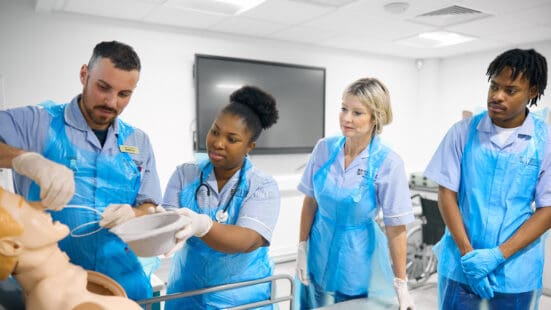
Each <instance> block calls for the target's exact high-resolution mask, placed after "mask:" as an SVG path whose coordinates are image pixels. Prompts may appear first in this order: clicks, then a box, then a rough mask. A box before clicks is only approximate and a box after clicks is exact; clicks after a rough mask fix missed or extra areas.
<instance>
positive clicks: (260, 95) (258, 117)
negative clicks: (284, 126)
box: [222, 86, 279, 142]
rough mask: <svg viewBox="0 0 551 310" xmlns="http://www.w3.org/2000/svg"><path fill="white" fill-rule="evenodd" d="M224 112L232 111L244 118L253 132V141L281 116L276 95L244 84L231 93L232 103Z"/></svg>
mask: <svg viewBox="0 0 551 310" xmlns="http://www.w3.org/2000/svg"><path fill="white" fill-rule="evenodd" d="M222 113H232V114H234V115H237V116H239V117H241V118H242V119H243V121H244V122H245V124H246V126H247V128H248V129H249V130H250V131H251V132H252V135H251V142H254V141H256V140H257V139H258V137H260V133H261V132H262V130H263V129H268V128H270V127H271V126H272V125H273V124H275V123H276V122H277V120H278V118H279V113H278V111H277V108H276V101H275V99H274V97H273V96H272V95H270V94H268V93H267V92H265V91H263V90H262V89H260V88H258V87H256V86H243V87H241V88H240V89H238V90H236V91H234V92H233V93H232V94H231V95H230V103H229V104H228V105H227V106H225V107H224V109H223V110H222Z"/></svg>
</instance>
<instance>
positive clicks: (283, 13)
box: [241, 0, 334, 25]
mask: <svg viewBox="0 0 551 310" xmlns="http://www.w3.org/2000/svg"><path fill="white" fill-rule="evenodd" d="M333 10H334V9H333V8H328V7H321V6H319V5H312V4H306V3H300V2H295V1H288V0H277V1H266V2H264V3H262V4H261V5H259V6H257V7H255V8H253V9H251V10H249V11H246V12H244V13H243V14H241V15H242V16H246V17H251V18H255V19H261V20H266V21H271V22H276V23H280V24H287V25H295V24H298V23H302V22H305V21H308V20H311V19H312V18H315V17H317V16H320V15H323V14H326V13H329V12H331V11H333Z"/></svg>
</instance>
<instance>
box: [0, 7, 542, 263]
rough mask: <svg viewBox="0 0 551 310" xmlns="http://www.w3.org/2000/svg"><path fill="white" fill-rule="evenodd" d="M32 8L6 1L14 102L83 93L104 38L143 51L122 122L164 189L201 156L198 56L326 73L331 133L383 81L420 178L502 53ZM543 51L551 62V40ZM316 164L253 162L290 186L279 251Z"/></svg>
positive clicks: (290, 244) (1, 36) (4, 43)
mask: <svg viewBox="0 0 551 310" xmlns="http://www.w3.org/2000/svg"><path fill="white" fill-rule="evenodd" d="M33 2H34V1H32V0H20V1H9V0H0V44H1V48H0V76H2V77H3V81H4V85H5V103H6V104H7V106H8V107H15V106H23V105H28V104H36V103H39V102H41V101H43V100H45V99H53V100H55V101H58V102H67V101H69V100H70V99H71V98H72V97H73V96H75V95H77V94H78V93H79V92H80V91H81V89H82V88H81V87H82V86H81V85H80V83H79V79H78V73H79V69H80V66H81V65H82V64H84V63H86V62H87V61H88V59H89V57H90V55H91V52H92V48H93V47H94V45H95V44H96V43H97V42H99V41H104V40H113V39H115V40H120V41H123V42H126V43H128V44H130V45H132V46H134V47H135V49H136V51H137V52H138V54H139V55H140V58H141V60H142V66H143V70H142V74H141V78H140V82H139V86H138V88H137V90H136V92H135V94H134V96H133V98H132V101H131V103H130V105H129V106H128V107H127V109H126V110H125V111H124V113H123V119H125V120H126V121H128V122H130V123H131V124H133V125H135V126H137V127H139V128H141V129H143V130H144V131H145V132H147V133H148V134H149V136H150V138H151V140H152V143H153V146H154V148H155V152H156V157H157V166H158V170H159V175H160V178H161V184H162V186H164V185H165V184H166V182H167V181H168V178H169V177H170V174H171V173H172V171H173V169H174V168H175V166H176V165H178V164H179V163H182V162H185V161H189V160H192V159H193V150H192V128H193V125H194V123H193V121H194V116H195V108H194V107H195V97H194V88H193V77H192V66H193V61H194V54H195V53H201V54H212V55H221V56H230V57H239V58H250V59H257V60H266V61H275V62H284V63H294V64H302V65H309V66H318V67H325V68H326V73H327V80H326V120H325V124H326V126H325V129H326V134H327V135H332V134H335V133H338V132H339V126H338V120H337V116H338V111H339V108H340V97H341V92H342V90H343V89H344V88H345V86H346V85H347V84H349V83H350V82H352V81H353V80H355V79H357V78H359V77H363V76H374V77H378V78H380V79H381V80H382V81H383V82H384V83H385V84H386V85H387V86H388V88H389V89H390V91H391V98H392V103H393V110H394V116H395V118H394V122H393V123H392V124H390V125H389V126H387V127H385V129H384V132H383V135H382V136H383V139H384V140H385V141H386V142H387V143H388V144H390V145H391V146H392V147H393V148H394V150H396V151H397V152H398V153H399V154H400V155H401V156H402V157H403V159H404V161H405V164H406V169H407V170H408V172H413V171H422V170H423V169H424V167H425V165H426V164H427V162H428V160H429V159H430V157H431V155H432V153H433V152H434V150H435V149H436V147H437V145H438V143H439V142H440V140H441V138H442V136H443V135H444V133H445V132H446V130H447V129H448V128H449V126H451V124H452V123H453V122H455V121H457V120H458V119H459V118H460V112H461V110H463V109H469V108H471V109H472V108H473V107H475V106H479V105H482V106H483V105H484V102H485V101H484V100H485V97H486V95H485V93H486V87H487V83H486V78H485V76H484V73H485V70H486V67H487V65H488V63H489V61H490V60H491V59H493V57H495V55H497V53H498V52H500V51H491V52H488V53H481V54H474V55H466V56H461V57H453V58H448V59H442V60H440V59H424V60H422V63H423V64H422V66H420V67H418V66H417V64H416V63H417V62H416V61H415V60H414V59H405V58H397V57H387V56H381V55H373V54H369V53H359V52H350V51H342V50H337V49H328V48H322V47H314V46H308V45H299V44H293V43H285V42H279V41H268V40H260V39H254V38H245V37H238V36H230V35H220V34H213V33H207V32H198V31H184V30H181V29H176V28H170V27H165V26H156V25H146V24H138V23H133V22H128V21H116V20H111V19H104V18H97V17H89V16H82V15H70V14H60V13H36V12H34V10H33ZM526 47H527V46H526ZM530 47H531V46H530ZM534 47H536V48H537V49H538V50H540V51H541V52H543V53H544V55H546V56H547V58H548V59H550V60H551V41H550V42H546V43H541V44H535V45H534ZM548 91H551V90H548ZM276 99H277V98H276ZM275 126H277V124H276V125H275ZM307 158H308V154H301V155H287V156H282V155H280V156H265V155H263V156H260V155H257V156H253V157H252V159H253V161H254V162H255V163H256V164H257V166H259V167H260V168H262V169H264V170H267V171H268V172H269V173H272V174H274V175H275V176H276V178H277V179H278V180H279V181H281V182H280V186H281V187H282V189H283V190H284V199H283V203H282V211H281V215H280V220H279V223H278V227H277V228H276V232H275V235H276V237H274V241H273V249H272V250H273V251H276V252H278V253H284V252H286V251H292V250H294V247H295V245H296V238H297V231H298V227H297V225H298V216H299V215H298V214H299V209H300V200H301V199H300V195H297V193H296V192H295V193H293V191H292V189H293V188H294V187H295V186H296V182H297V181H298V175H299V174H300V172H301V170H300V166H301V165H302V164H304V163H305V162H306V160H307Z"/></svg>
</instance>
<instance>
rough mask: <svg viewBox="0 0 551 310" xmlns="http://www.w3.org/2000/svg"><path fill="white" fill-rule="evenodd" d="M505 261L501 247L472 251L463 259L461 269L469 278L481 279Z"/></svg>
mask: <svg viewBox="0 0 551 310" xmlns="http://www.w3.org/2000/svg"><path fill="white" fill-rule="evenodd" d="M504 261H505V258H504V257H503V254H502V253H501V250H500V249H499V247H495V248H492V249H480V250H474V251H471V252H469V253H467V254H465V255H463V256H462V257H461V267H462V268H463V272H464V273H465V275H466V276H467V277H468V278H472V279H480V278H482V277H486V276H487V275H488V274H489V273H490V272H492V271H494V270H495V269H496V268H497V266H499V265H500V264H501V263H503V262H504Z"/></svg>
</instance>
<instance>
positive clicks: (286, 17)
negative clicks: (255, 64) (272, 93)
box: [35, 0, 551, 58]
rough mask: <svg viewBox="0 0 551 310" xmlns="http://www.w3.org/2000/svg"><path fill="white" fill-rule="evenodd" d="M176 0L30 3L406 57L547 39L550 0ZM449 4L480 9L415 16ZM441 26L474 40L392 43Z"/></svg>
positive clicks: (44, 0) (41, 7) (42, 0)
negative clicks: (247, 5)
mask: <svg viewBox="0 0 551 310" xmlns="http://www.w3.org/2000/svg"><path fill="white" fill-rule="evenodd" d="M177 1H178V0H36V6H35V9H36V10H37V11H39V12H42V11H54V12H64V13H71V14H72V13H76V14H87V15H95V16H102V17H108V18H117V19H125V20H132V21H138V22H143V23H150V24H161V25H168V26H175V27H181V28H187V29H194V30H203V31H209V32H218V33H227V34H233V35H240V36H250V37H257V38H264V39H272V40H282V41H291V42H295V43H304V44H313V45H319V46H324V47H331V48H341V49H348V50H355V51H366V52H372V53H378V54H385V55H393V56H401V57H408V58H433V57H449V56H454V55H460V54H465V53H470V52H476V51H483V50H488V49H495V48H506V47H511V46H515V45H518V44H523V43H531V42H539V41H545V40H551V18H550V16H551V0H455V1H452V0H396V1H401V2H407V3H408V4H409V8H408V9H407V10H406V11H404V12H402V13H390V12H387V11H386V10H385V9H384V5H385V4H388V3H390V2H396V1H393V0H349V1H342V0H340V1H339V0H266V1H265V2H263V3H262V4H261V5H259V6H257V7H255V8H253V9H251V10H249V11H246V12H244V13H242V14H240V15H237V16H223V15H212V14H206V13H201V12H196V11H190V10H182V9H176V8H172V7H171V4H173V3H174V2H177ZM201 1H203V0H201ZM326 1H329V2H330V1H333V2H334V3H337V2H341V3H342V2H350V3H349V4H345V5H342V6H331V5H323V4H319V2H326ZM450 6H460V7H464V8H468V9H472V10H476V11H479V12H481V13H480V14H474V15H471V14H449V15H448V14H446V15H440V16H437V17H432V18H421V17H419V15H421V14H425V13H428V12H431V11H435V10H439V9H442V8H446V7H450ZM477 16H478V17H479V18H478V19H476V18H475V17H477ZM472 18H475V19H474V20H472ZM469 19H471V20H469ZM441 30H446V31H453V32H457V33H460V34H464V35H468V36H472V37H475V38H476V39H475V40H473V41H470V42H467V43H464V44H460V45H455V46H447V47H438V48H420V47H410V46H406V45H402V44H399V43H398V42H397V41H399V40H403V39H408V38H410V37H413V36H416V35H417V34H419V33H421V32H426V31H441Z"/></svg>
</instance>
